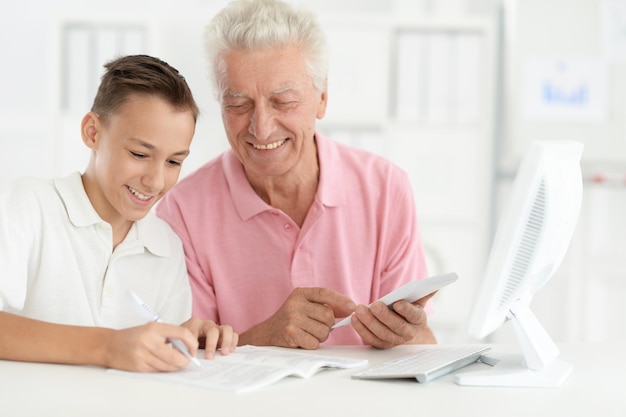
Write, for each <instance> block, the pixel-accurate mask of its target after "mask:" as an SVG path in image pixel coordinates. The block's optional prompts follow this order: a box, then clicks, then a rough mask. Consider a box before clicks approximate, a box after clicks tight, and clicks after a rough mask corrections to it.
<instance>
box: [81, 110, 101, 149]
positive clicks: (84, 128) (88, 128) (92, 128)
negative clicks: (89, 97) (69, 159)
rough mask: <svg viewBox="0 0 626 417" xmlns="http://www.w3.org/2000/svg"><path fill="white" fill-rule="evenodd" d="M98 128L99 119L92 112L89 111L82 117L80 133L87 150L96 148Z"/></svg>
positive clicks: (99, 124)
mask: <svg viewBox="0 0 626 417" xmlns="http://www.w3.org/2000/svg"><path fill="white" fill-rule="evenodd" d="M100 126H101V123H100V119H99V118H98V115H97V114H95V113H94V112H91V111H90V112H89V113H87V114H86V115H85V116H84V117H83V120H82V122H81V124H80V132H81V135H82V137H83V142H84V143H85V145H87V147H88V148H89V149H96V148H97V145H98V136H99V135H98V134H99V131H100Z"/></svg>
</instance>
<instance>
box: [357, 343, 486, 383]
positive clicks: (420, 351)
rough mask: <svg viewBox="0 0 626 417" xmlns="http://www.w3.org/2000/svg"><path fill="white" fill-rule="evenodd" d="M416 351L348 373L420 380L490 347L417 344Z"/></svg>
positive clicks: (475, 357)
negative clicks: (354, 372)
mask: <svg viewBox="0 0 626 417" xmlns="http://www.w3.org/2000/svg"><path fill="white" fill-rule="evenodd" d="M416 349H417V350H416V351H415V352H412V353H410V354H408V355H404V356H401V357H399V358H396V359H393V360H389V361H386V362H382V363H380V364H378V365H375V366H372V367H370V368H367V369H365V370H363V371H361V372H359V373H356V374H354V375H352V378H357V379H392V378H415V379H417V380H418V381H419V382H421V383H424V382H428V381H431V380H433V379H435V378H438V377H440V376H442V375H445V374H447V373H449V372H452V371H456V370H457V369H460V368H462V367H464V366H467V365H469V364H470V363H473V362H476V361H477V360H478V359H479V358H480V356H481V355H482V354H483V353H485V352H487V351H488V350H489V349H491V348H490V347H489V346H488V345H480V344H473V345H420V346H416Z"/></svg>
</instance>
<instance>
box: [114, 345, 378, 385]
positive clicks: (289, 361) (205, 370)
mask: <svg viewBox="0 0 626 417" xmlns="http://www.w3.org/2000/svg"><path fill="white" fill-rule="evenodd" d="M200 361H201V363H202V369H198V368H196V367H194V366H189V367H188V368H186V369H183V370H181V371H177V372H161V373H141V372H126V371H120V370H115V369H108V370H107V372H109V373H113V374H119V375H128V376H132V377H135V378H143V379H153V380H160V381H165V382H170V383H175V384H180V385H190V386H196V387H200V388H206V389H210V390H217V391H231V392H248V391H252V390H256V389H259V388H262V387H265V386H268V385H270V384H273V383H275V382H277V381H279V380H280V379H282V378H285V377H287V376H298V377H301V378H308V377H310V376H312V375H314V374H315V373H317V372H318V371H319V370H321V369H323V368H356V367H360V366H365V365H367V360H364V359H353V358H344V357H333V356H323V355H317V354H308V353H302V352H300V351H297V350H293V349H281V348H271V347H267V348H266V347H256V346H240V347H238V348H237V349H236V350H235V352H233V353H231V354H230V355H227V356H221V355H219V354H218V355H216V357H215V359H214V360H206V359H200Z"/></svg>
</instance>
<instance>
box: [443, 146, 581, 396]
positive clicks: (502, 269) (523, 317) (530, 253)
mask: <svg viewBox="0 0 626 417" xmlns="http://www.w3.org/2000/svg"><path fill="white" fill-rule="evenodd" d="M582 150H583V145H582V144H581V143H579V142H575V141H534V142H531V144H530V148H529V150H528V152H527V153H526V155H525V156H524V158H523V159H522V162H521V164H520V167H519V169H518V172H517V175H516V177H515V181H514V183H513V188H512V190H511V197H510V198H509V199H508V202H507V205H506V207H505V209H504V211H503V212H502V216H501V218H500V220H499V222H498V228H497V230H496V234H495V237H494V241H493V244H492V247H491V252H490V255H489V258H488V260H487V265H486V269H485V275H484V278H483V281H482V283H481V286H480V288H479V292H478V297H477V299H476V300H475V303H474V304H473V306H474V307H473V310H472V313H471V315H470V322H469V333H470V335H472V336H474V337H476V338H479V339H483V338H485V337H486V336H488V335H490V334H491V333H493V332H494V331H495V330H496V329H498V328H499V327H500V326H502V324H503V323H504V322H505V321H507V320H511V322H512V324H513V327H514V329H515V333H516V335H517V340H518V341H519V343H520V345H521V351H522V352H523V354H522V355H513V356H509V357H500V358H499V359H498V358H496V357H495V356H494V357H485V358H483V360H482V361H483V362H485V363H489V364H490V365H492V367H489V368H487V369H483V370H478V371H473V370H469V369H468V370H466V371H465V372H460V373H457V374H456V375H455V381H456V383H457V384H459V385H479V386H527V387H556V386H560V385H561V384H562V383H563V382H564V381H565V380H566V379H567V377H568V376H569V375H570V373H571V371H572V366H571V364H569V363H567V362H565V361H563V360H561V359H560V358H559V354H560V352H559V349H558V348H557V346H556V345H555V343H554V341H553V340H552V338H551V337H550V336H549V335H548V333H547V332H546V331H545V329H544V328H543V326H542V325H541V323H540V322H539V321H538V319H537V318H536V316H535V315H534V314H533V312H532V311H531V309H530V302H531V300H532V298H533V296H534V295H535V294H536V293H537V292H538V291H539V290H540V289H541V288H542V287H543V286H544V285H545V284H546V282H548V280H550V278H552V276H553V275H554V273H555V271H556V270H557V268H558V267H559V265H560V263H561V261H562V260H563V258H564V256H565V254H566V252H567V249H568V247H569V244H570V241H571V239H572V236H573V234H574V230H575V228H576V223H577V220H578V215H579V212H580V206H581V203H582V175H581V170H580V158H581V155H582ZM554 302H555V304H558V302H559V301H558V300H554ZM496 353H497V352H496ZM489 356H491V354H489ZM481 366H482V365H481Z"/></svg>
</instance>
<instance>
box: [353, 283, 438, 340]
mask: <svg viewBox="0 0 626 417" xmlns="http://www.w3.org/2000/svg"><path fill="white" fill-rule="evenodd" d="M433 295H435V292H433V293H431V294H429V295H427V296H425V297H423V298H420V299H419V300H417V301H415V302H414V303H412V304H411V303H409V302H407V301H396V302H395V303H394V304H393V305H392V307H393V309H390V308H388V307H387V306H386V305H385V304H384V303H381V302H379V301H376V302H374V303H372V305H370V306H369V307H368V306H365V305H359V306H357V308H356V312H355V314H354V315H353V316H352V326H353V327H354V329H355V330H356V331H357V333H358V334H359V335H360V336H361V338H362V339H363V342H365V344H368V345H371V346H373V347H376V348H380V349H388V348H391V347H394V346H397V345H403V344H407V343H436V340H435V336H434V335H433V333H432V331H431V330H430V328H429V327H428V316H427V315H426V312H425V311H424V306H425V305H426V302H427V301H428V300H429V299H430V298H431V297H432V296H433Z"/></svg>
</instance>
